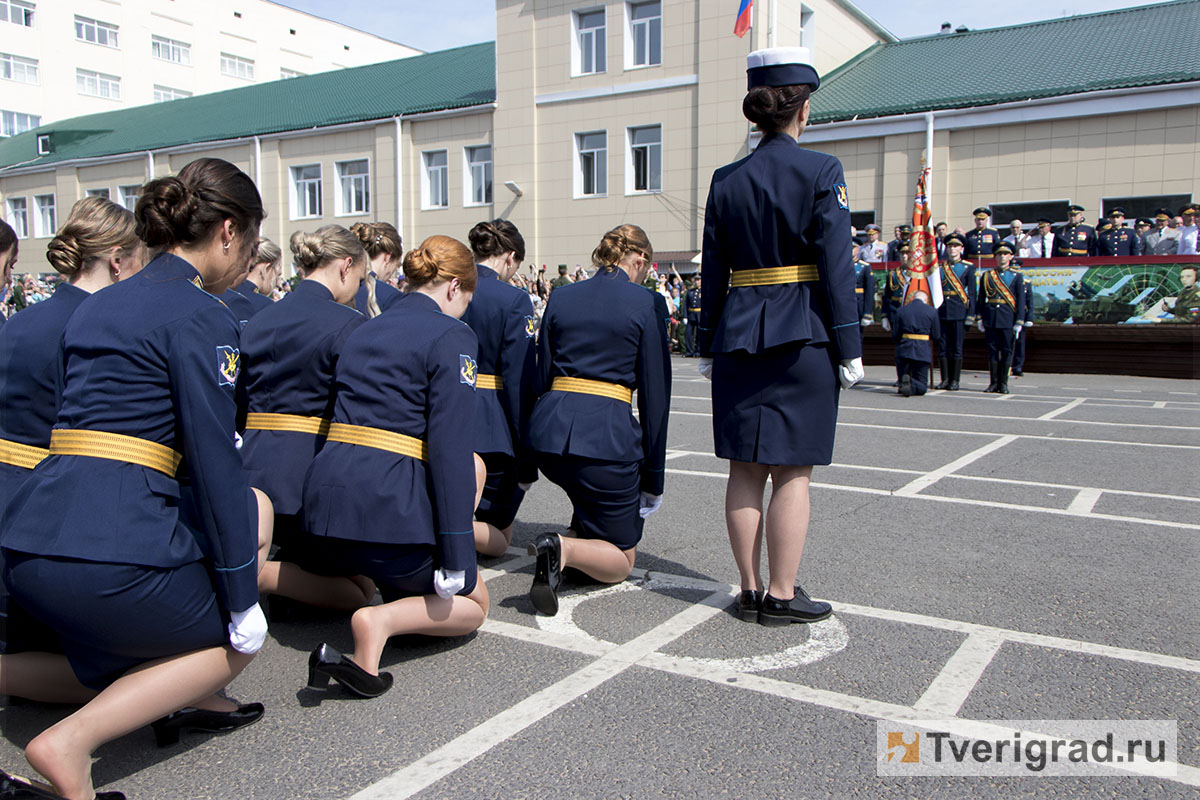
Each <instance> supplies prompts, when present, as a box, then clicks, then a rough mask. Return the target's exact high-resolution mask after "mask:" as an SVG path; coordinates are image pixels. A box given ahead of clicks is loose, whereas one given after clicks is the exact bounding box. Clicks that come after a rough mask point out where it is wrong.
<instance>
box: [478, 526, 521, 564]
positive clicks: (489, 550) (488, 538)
mask: <svg viewBox="0 0 1200 800" xmlns="http://www.w3.org/2000/svg"><path fill="white" fill-rule="evenodd" d="M512 534H513V529H512V525H509V526H508V527H507V528H505V529H504V530H501V529H500V528H497V527H496V526H495V525H492V524H489V523H487V522H480V521H479V520H475V549H476V550H478V551H479V553H480V554H482V555H485V556H492V557H495V556H502V555H504V554H505V552H507V550H508V546H509V545H510V544H512Z"/></svg>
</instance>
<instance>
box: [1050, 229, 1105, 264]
mask: <svg viewBox="0 0 1200 800" xmlns="http://www.w3.org/2000/svg"><path fill="white" fill-rule="evenodd" d="M1094 255H1096V229H1095V228H1093V227H1092V226H1091V225H1084V224H1082V223H1080V224H1079V225H1072V224H1067V225H1063V226H1061V227H1059V228H1058V229H1056V230H1055V231H1054V257H1055V258H1083V257H1084V256H1094Z"/></svg>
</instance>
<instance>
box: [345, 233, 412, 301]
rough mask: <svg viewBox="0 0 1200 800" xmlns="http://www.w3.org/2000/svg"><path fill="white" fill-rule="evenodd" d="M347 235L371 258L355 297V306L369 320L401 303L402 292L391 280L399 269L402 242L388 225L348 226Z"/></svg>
mask: <svg viewBox="0 0 1200 800" xmlns="http://www.w3.org/2000/svg"><path fill="white" fill-rule="evenodd" d="M350 232H351V233H353V234H354V235H355V236H357V237H358V240H359V241H360V242H362V246H363V249H364V250H366V251H367V257H368V258H370V259H371V268H370V269H369V270H367V278H366V280H364V281H363V283H362V286H361V287H359V290H358V294H356V295H355V296H354V307H355V308H357V309H358V310H359V311H361V312H362V313H363V314H365V315H366V316H367V318H368V319H371V318H374V317H378V316H379V315H380V314H381V313H383V312H384V311H386V310H387V309H389V308H391V306H392V304H393V303H395V302H398V301H399V300H400V295H401V292H400V290H399V289H397V288H396V287H395V286H392V284H391V280H392V278H394V277H396V273H397V272H398V271H399V270H400V259H401V257H402V256H403V255H404V241H403V240H402V239H401V238H400V232H399V231H397V230H396V227H395V226H394V225H392V223H390V222H356V223H354V224H353V225H351V226H350Z"/></svg>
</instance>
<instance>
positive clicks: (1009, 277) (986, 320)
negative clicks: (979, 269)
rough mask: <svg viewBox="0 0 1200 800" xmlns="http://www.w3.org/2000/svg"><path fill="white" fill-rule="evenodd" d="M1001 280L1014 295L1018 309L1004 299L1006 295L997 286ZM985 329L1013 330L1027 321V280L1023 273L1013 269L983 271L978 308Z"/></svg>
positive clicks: (980, 280) (980, 279) (977, 312)
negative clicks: (996, 282) (997, 282)
mask: <svg viewBox="0 0 1200 800" xmlns="http://www.w3.org/2000/svg"><path fill="white" fill-rule="evenodd" d="M996 280H1001V281H1003V282H1004V286H1006V287H1007V288H1008V291H1009V293H1010V294H1011V295H1012V298H1013V301H1014V302H1015V304H1016V307H1015V308H1013V306H1010V305H1008V303H1007V302H1004V301H1003V300H1002V298H1003V297H1004V294H1003V292H1002V291H1000V289H999V288H998V287H997V286H996V284H995V281H996ZM976 314H977V315H978V316H979V319H980V321H981V322H983V326H984V327H985V328H1012V327H1014V326H1016V325H1020V324H1021V323H1022V322H1024V321H1025V279H1024V276H1023V275H1021V273H1019V272H1016V271H1014V270H1011V269H1006V270H1004V272H997V271H996V270H994V269H987V270H984V271H983V275H982V276H980V278H979V301H978V304H977V307H976Z"/></svg>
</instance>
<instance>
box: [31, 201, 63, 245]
mask: <svg viewBox="0 0 1200 800" xmlns="http://www.w3.org/2000/svg"><path fill="white" fill-rule="evenodd" d="M47 200H49V201H50V202H48V203H47V202H46V201H47ZM33 208H34V215H33V238H35V239H49V238H50V237H52V236H54V234H55V232H56V231H57V230H58V220H57V214H56V212H55V208H54V195H53V194H35V195H34V196H33Z"/></svg>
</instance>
